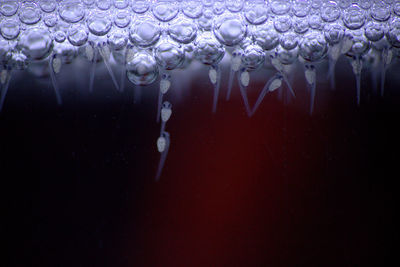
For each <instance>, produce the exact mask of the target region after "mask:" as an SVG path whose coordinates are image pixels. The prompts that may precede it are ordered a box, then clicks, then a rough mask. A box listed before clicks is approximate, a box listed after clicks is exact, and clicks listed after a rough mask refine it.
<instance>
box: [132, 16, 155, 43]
mask: <svg viewBox="0 0 400 267" xmlns="http://www.w3.org/2000/svg"><path fill="white" fill-rule="evenodd" d="M160 35H161V29H160V26H159V23H155V22H153V21H151V20H138V21H136V23H135V24H133V25H132V26H131V28H130V31H129V38H130V40H131V42H132V43H133V44H136V45H138V46H142V47H146V46H150V45H153V44H155V43H156V42H157V41H158V39H160Z"/></svg>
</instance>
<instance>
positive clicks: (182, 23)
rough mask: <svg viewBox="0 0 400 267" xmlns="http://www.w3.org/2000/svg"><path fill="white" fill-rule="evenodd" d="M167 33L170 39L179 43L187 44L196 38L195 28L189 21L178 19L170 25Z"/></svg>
mask: <svg viewBox="0 0 400 267" xmlns="http://www.w3.org/2000/svg"><path fill="white" fill-rule="evenodd" d="M168 33H169V35H170V36H171V38H172V39H174V40H175V41H177V42H179V43H183V44H188V43H190V42H192V41H193V40H194V39H195V38H196V36H197V26H196V24H194V23H193V22H192V21H191V20H189V19H182V18H181V19H178V20H177V21H176V23H171V25H170V26H169V29H168Z"/></svg>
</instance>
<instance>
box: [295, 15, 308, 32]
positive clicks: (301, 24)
mask: <svg viewBox="0 0 400 267" xmlns="http://www.w3.org/2000/svg"><path fill="white" fill-rule="evenodd" d="M292 27H293V31H294V32H296V33H299V34H303V33H305V32H307V31H308V28H309V25H308V21H307V20H306V19H304V18H296V17H295V18H293V20H292Z"/></svg>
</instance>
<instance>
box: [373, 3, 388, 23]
mask: <svg viewBox="0 0 400 267" xmlns="http://www.w3.org/2000/svg"><path fill="white" fill-rule="evenodd" d="M371 17H372V18H373V19H375V20H376V21H386V20H388V19H389V18H390V7H389V5H388V4H386V3H385V2H384V1H378V2H375V3H374V4H373V5H372V8H371Z"/></svg>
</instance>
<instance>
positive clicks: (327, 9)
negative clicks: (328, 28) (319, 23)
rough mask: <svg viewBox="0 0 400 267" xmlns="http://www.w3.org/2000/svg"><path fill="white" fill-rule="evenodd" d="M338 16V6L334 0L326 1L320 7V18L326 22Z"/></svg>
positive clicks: (334, 19)
mask: <svg viewBox="0 0 400 267" xmlns="http://www.w3.org/2000/svg"><path fill="white" fill-rule="evenodd" d="M339 17H340V7H339V6H338V4H337V3H336V2H334V1H328V2H326V3H324V4H323V5H322V7H321V18H322V19H323V20H324V21H326V22H334V21H336V20H337V19H338V18H339Z"/></svg>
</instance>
